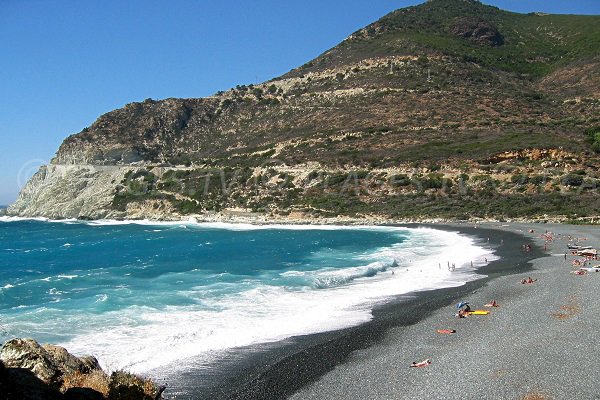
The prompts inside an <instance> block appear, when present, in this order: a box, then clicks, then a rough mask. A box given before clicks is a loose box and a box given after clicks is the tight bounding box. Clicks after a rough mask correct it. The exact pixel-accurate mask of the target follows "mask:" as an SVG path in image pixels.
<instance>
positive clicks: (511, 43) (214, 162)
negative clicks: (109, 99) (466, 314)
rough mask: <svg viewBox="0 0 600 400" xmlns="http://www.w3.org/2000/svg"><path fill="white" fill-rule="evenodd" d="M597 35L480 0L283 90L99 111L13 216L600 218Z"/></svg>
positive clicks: (353, 42)
mask: <svg viewBox="0 0 600 400" xmlns="http://www.w3.org/2000/svg"><path fill="white" fill-rule="evenodd" d="M598 26H600V17H596V16H564V15H540V14H530V15H522V14H515V13H510V12H505V11H502V10H499V9H497V8H495V7H490V6H485V5H483V4H481V3H479V2H477V1H471V0H469V1H465V0H431V1H428V2H426V3H424V4H422V5H419V6H415V7H408V8H405V9H400V10H397V11H395V12H392V13H390V14H389V15H387V16H385V17H383V18H382V19H380V20H379V21H376V22H374V23H373V24H371V25H369V26H367V27H365V28H363V29H360V30H358V31H357V32H355V33H353V34H352V35H350V36H349V37H348V38H347V39H346V40H344V41H343V42H342V43H340V44H339V45H338V46H336V47H334V48H332V49H331V50H329V51H327V52H325V53H324V54H322V55H320V56H319V57H317V58H316V59H315V60H312V61H310V62H308V63H306V64H305V65H303V66H301V67H299V68H297V69H294V70H292V71H290V72H289V73H287V74H285V75H283V76H282V77H279V78H276V79H273V80H271V81H268V82H265V83H262V84H257V85H248V86H237V87H236V88H233V89H230V90H228V91H226V92H220V93H217V94H215V95H214V96H211V97H208V98H203V99H166V100H161V101H155V100H151V99H148V100H146V101H144V102H141V103H132V104H128V105H126V106H125V107H123V108H121V109H118V110H115V111H112V112H109V113H107V114H105V115H103V116H101V117H100V118H98V120H97V121H95V122H94V123H93V124H92V125H91V126H90V127H88V128H86V129H84V130H83V131H82V132H80V133H78V134H76V135H72V136H70V137H68V138H67V139H66V140H65V141H64V143H63V144H62V145H61V146H60V148H59V150H58V152H57V154H56V157H55V158H54V159H53V160H52V162H51V164H50V165H48V166H45V167H42V169H41V170H40V171H39V172H38V173H37V174H36V175H35V176H34V177H33V178H32V180H31V181H30V182H29V183H28V184H27V186H26V187H25V188H24V189H23V191H22V193H21V195H20V196H19V199H18V200H17V202H16V203H15V204H14V205H12V206H11V207H10V208H9V210H8V212H9V213H10V214H12V215H22V216H46V217H52V218H103V217H110V218H145V217H150V218H178V217H180V216H183V215H191V214H193V215H196V214H197V215H206V214H207V213H219V212H221V213H222V212H226V211H227V210H242V211H246V212H254V213H262V214H264V215H272V214H275V215H301V216H302V217H304V218H307V219H310V218H315V217H321V216H332V215H350V216H355V217H365V216H368V215H371V216H372V215H380V216H385V217H391V218H420V217H431V216H440V217H447V218H462V217H465V216H480V217H489V216H492V215H495V216H504V217H508V218H513V217H531V216H539V217H543V216H544V215H550V216H560V217H564V218H574V217H581V216H590V215H597V210H598V209H599V208H600V207H598V206H599V204H598V196H597V190H596V189H597V186H598V182H599V178H600V175H598V172H597V171H598V168H597V167H598V156H597V153H596V152H595V151H594V150H593V149H594V147H593V146H594V141H595V140H596V139H595V137H596V136H595V135H596V132H597V130H598V126H600V120H599V119H598V115H599V114H600V112H599V111H600V92H599V91H598V87H600V77H599V75H598V73H597V71H598V68H597V66H598V62H599V60H600V50H599V49H600V30H599V29H598ZM598 143H600V140H598ZM506 154H516V155H515V156H514V157H507V156H505V155H506ZM532 154H538V156H532ZM565 196H568V197H565ZM565 200H566V201H565Z"/></svg>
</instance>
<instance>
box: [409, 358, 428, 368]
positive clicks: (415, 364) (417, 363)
mask: <svg viewBox="0 0 600 400" xmlns="http://www.w3.org/2000/svg"><path fill="white" fill-rule="evenodd" d="M429 364H431V360H430V359H429V358H428V359H427V360H424V361H421V362H416V361H413V362H412V364H410V367H411V368H417V367H425V366H427V365H429Z"/></svg>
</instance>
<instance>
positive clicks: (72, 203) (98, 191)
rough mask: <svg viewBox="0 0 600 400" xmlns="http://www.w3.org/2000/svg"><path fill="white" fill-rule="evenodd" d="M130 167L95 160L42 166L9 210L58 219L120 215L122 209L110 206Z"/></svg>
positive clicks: (18, 213)
mask: <svg viewBox="0 0 600 400" xmlns="http://www.w3.org/2000/svg"><path fill="white" fill-rule="evenodd" d="M128 170H129V169H128V168H127V169H124V168H121V167H119V166H101V165H91V164H86V165H72V164H49V165H45V166H42V167H41V168H40V170H39V171H38V172H37V173H36V174H35V175H34V176H33V177H32V178H31V179H30V180H29V182H27V185H26V186H25V187H24V188H23V189H22V190H21V193H20V195H19V198H18V199H17V201H16V202H15V203H13V204H12V205H11V206H9V208H8V210H7V211H8V213H9V214H11V215H19V216H23V217H34V216H44V217H47V218H56V219H60V218H82V217H83V218H103V217H119V216H121V215H122V213H118V212H110V208H111V203H112V201H113V198H114V194H115V187H116V185H117V184H118V183H120V182H121V181H122V180H123V176H124V175H125V173H126V172H127V171H128Z"/></svg>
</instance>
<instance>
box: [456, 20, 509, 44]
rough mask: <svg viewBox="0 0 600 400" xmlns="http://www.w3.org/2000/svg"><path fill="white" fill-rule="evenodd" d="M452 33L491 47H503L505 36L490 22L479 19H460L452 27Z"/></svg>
mask: <svg viewBox="0 0 600 400" xmlns="http://www.w3.org/2000/svg"><path fill="white" fill-rule="evenodd" d="M450 32H451V33H452V34H454V35H457V36H462V37H464V38H467V39H470V40H473V41H475V42H477V43H480V44H486V45H489V46H502V45H503V44H504V36H502V34H501V33H500V32H499V31H498V29H497V28H496V27H495V26H494V25H493V24H492V23H490V22H488V21H485V20H483V19H480V18H477V17H463V18H458V19H457V20H456V21H454V23H453V24H452V25H451V26H450Z"/></svg>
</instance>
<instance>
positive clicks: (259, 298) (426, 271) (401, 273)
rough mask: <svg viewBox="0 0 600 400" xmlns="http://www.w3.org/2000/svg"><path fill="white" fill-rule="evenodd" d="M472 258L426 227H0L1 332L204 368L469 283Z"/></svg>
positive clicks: (125, 359)
mask: <svg viewBox="0 0 600 400" xmlns="http://www.w3.org/2000/svg"><path fill="white" fill-rule="evenodd" d="M484 257H487V258H488V260H491V258H492V255H490V254H489V251H488V250H485V249H483V248H481V247H479V246H478V245H477V244H476V243H475V242H474V240H473V239H471V238H469V237H465V236H461V235H458V234H456V233H452V232H445V231H438V230H433V229H427V228H419V229H409V228H402V227H341V226H277V225H273V226H252V225H232V224H230V225H228V224H200V223H195V222H178V223H156V222H155V223H152V222H144V221H141V222H137V223H127V222H119V221H95V222H79V221H48V220H28V219H20V218H11V217H0V326H1V328H2V329H1V331H2V332H1V334H2V339H7V338H10V337H33V338H34V339H36V340H38V341H41V342H50V343H55V344H59V345H62V346H65V347H66V348H67V349H68V350H69V351H71V352H74V353H76V354H93V355H95V356H96V357H97V358H98V359H99V360H100V363H101V364H102V366H103V367H105V368H108V369H117V368H125V369H128V370H131V371H133V372H141V373H150V372H151V371H152V370H156V369H159V368H165V367H169V366H170V368H185V365H186V362H185V360H186V359H191V358H193V359H194V360H195V363H196V365H197V364H198V362H199V361H200V362H201V363H204V364H206V365H210V364H211V363H212V362H214V360H216V359H218V357H219V354H222V353H223V352H226V351H232V350H235V349H236V348H240V347H244V346H250V345H254V344H261V343H270V342H277V341H280V340H283V339H286V338H289V337H293V336H297V335H303V334H309V333H316V332H323V331H329V330H335V329H340V328H345V327H348V326H353V325H358V324H361V323H364V322H367V321H369V320H370V319H371V318H372V315H371V311H372V309H373V307H374V306H375V305H377V304H380V303H382V302H385V301H388V300H389V299H391V298H393V297H394V296H398V295H401V294H406V293H410V292H414V291H419V290H426V289H434V288H440V287H449V286H458V285H461V284H463V283H465V282H467V281H469V280H473V279H477V278H478V277H479V276H477V274H476V273H475V268H477V267H478V266H480V265H482V263H483V260H484ZM471 262H473V263H474V264H473V266H471ZM448 264H454V265H455V266H456V269H455V270H453V271H452V270H451V269H452V268H450V269H449V268H447V265H448Z"/></svg>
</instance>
